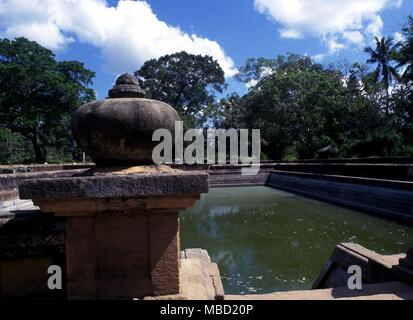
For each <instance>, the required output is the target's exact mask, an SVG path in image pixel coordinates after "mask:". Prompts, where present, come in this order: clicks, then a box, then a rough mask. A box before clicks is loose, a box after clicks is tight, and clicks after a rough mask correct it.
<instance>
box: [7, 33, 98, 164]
mask: <svg viewBox="0 0 413 320" xmlns="http://www.w3.org/2000/svg"><path fill="white" fill-rule="evenodd" d="M94 76H95V74H94V72H92V71H90V70H87V69H85V68H84V66H83V64H82V63H80V62H77V61H62V62H57V61H56V60H55V58H54V54H53V53H52V52H51V51H50V50H48V49H46V48H44V47H42V46H40V45H39V44H37V43H36V42H32V41H29V40H27V39H26V38H16V39H15V40H8V39H2V40H0V119H1V120H0V127H2V128H7V129H9V130H10V131H11V132H12V133H19V134H20V135H22V136H23V137H25V138H27V139H28V140H29V141H30V142H31V144H32V147H33V150H34V153H35V159H36V162H39V163H42V162H45V161H46V159H47V150H48V148H54V149H56V148H57V149H64V151H65V152H64V153H67V152H69V153H70V152H71V151H73V149H74V142H73V139H72V138H71V133H70V114H71V112H72V111H73V110H74V109H75V108H77V107H78V106H79V105H81V104H83V103H85V102H88V101H91V100H93V99H94V97H95V94H94V92H93V90H92V89H90V88H89V85H91V84H92V79H93V77H94Z"/></svg>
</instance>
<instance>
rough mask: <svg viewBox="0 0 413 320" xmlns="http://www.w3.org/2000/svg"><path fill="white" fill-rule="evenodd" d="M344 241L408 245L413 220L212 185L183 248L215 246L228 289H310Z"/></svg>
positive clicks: (186, 217) (387, 250) (186, 227)
mask: <svg viewBox="0 0 413 320" xmlns="http://www.w3.org/2000/svg"><path fill="white" fill-rule="evenodd" d="M341 242H355V243H358V244H361V245H363V246H365V247H367V248H369V249H371V250H375V251H377V252H379V253H382V254H394V253H399V252H406V251H407V249H408V247H409V245H410V246H412V245H413V228H411V227H407V226H404V225H400V224H397V223H394V222H390V221H387V220H384V219H379V218H374V217H371V216H369V215H366V214H363V213H358V212H356V211H352V210H348V209H345V208H341V207H338V206H333V205H330V204H327V203H324V202H319V201H315V200H311V199H307V198H303V197H299V196H296V195H293V194H290V193H286V192H283V191H279V190H275V189H272V188H267V187H243V188H224V189H211V191H210V192H209V193H208V194H206V195H203V196H202V198H201V200H199V201H198V202H197V203H196V204H195V206H194V207H192V208H190V209H188V210H187V211H185V212H184V213H183V214H182V215H181V247H182V249H185V248H203V249H207V250H208V252H209V254H210V256H211V258H212V260H213V261H214V262H216V263H218V265H219V269H220V272H221V276H222V278H223V284H224V289H225V292H226V293H228V294H248V293H249V294H255V293H257V294H258V293H269V292H274V291H284V290H297V289H298V290H300V289H310V288H311V286H312V284H313V283H314V281H315V279H316V277H317V276H318V275H319V273H320V271H321V269H322V267H323V265H324V263H325V262H326V261H327V259H328V258H329V256H330V255H331V253H332V251H333V249H334V247H335V245H336V244H338V243H341Z"/></svg>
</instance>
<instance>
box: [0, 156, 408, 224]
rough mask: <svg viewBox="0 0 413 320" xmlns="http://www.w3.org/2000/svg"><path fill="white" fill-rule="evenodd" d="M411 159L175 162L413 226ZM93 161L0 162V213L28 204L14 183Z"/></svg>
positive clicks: (222, 183)
mask: <svg viewBox="0 0 413 320" xmlns="http://www.w3.org/2000/svg"><path fill="white" fill-rule="evenodd" d="M412 163H413V159H410V158H400V159H399V158H392V159H388V158H372V159H342V160H340V159H338V160H328V161H327V160H319V161H315V160H312V161H310V160H308V161H301V162H287V163H274V162H267V161H266V162H263V163H262V164H261V169H260V172H259V174H258V175H254V176H243V175H242V174H241V168H242V165H196V166H187V165H175V166H174V167H176V168H179V169H182V170H201V171H207V172H208V173H209V176H210V186H211V187H231V186H263V185H267V186H269V187H273V188H277V189H281V190H284V191H288V192H292V193H297V194H300V195H303V196H306V197H310V198H315V199H318V200H322V201H327V202H330V203H333V204H337V205H341V206H345V207H349V208H352V209H356V210H360V211H363V212H366V213H369V214H372V215H375V216H379V217H383V218H387V219H390V220H394V221H398V222H401V223H406V224H413V164H412ZM91 167H93V165H78V164H77V165H59V166H56V165H45V166H3V167H2V172H3V174H0V211H1V210H6V209H12V208H17V207H19V206H20V207H21V206H22V205H27V201H25V202H22V201H20V200H18V198H19V194H18V191H17V187H18V184H19V183H20V182H21V181H23V180H25V179H31V178H40V177H44V178H47V177H65V176H70V175H73V174H80V173H81V172H83V171H84V170H87V169H88V168H91Z"/></svg>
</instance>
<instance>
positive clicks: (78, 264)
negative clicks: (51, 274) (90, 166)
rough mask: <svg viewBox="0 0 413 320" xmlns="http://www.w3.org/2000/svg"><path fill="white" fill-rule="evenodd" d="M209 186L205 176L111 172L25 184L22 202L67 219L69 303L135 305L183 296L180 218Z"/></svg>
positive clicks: (159, 170) (153, 169) (154, 170)
mask: <svg viewBox="0 0 413 320" xmlns="http://www.w3.org/2000/svg"><path fill="white" fill-rule="evenodd" d="M208 184H209V178H208V174H207V173H202V172H183V171H179V170H172V169H170V168H169V167H158V166H149V167H136V168H130V169H127V170H120V169H108V168H105V169H95V170H91V171H90V172H89V173H88V175H85V176H81V177H71V178H55V179H33V180H29V181H25V182H23V183H22V184H21V186H20V196H21V197H22V198H23V199H33V202H34V203H35V204H36V205H38V206H39V207H40V209H41V211H42V212H43V213H44V214H53V215H55V216H59V217H63V218H64V220H65V255H66V281H67V296H68V298H69V299H133V298H143V297H146V296H162V295H173V294H178V293H179V212H180V211H182V210H184V209H185V208H187V207H189V206H192V205H193V203H194V202H195V201H196V200H197V199H199V195H200V193H205V192H207V191H208Z"/></svg>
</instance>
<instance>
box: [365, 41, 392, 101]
mask: <svg viewBox="0 0 413 320" xmlns="http://www.w3.org/2000/svg"><path fill="white" fill-rule="evenodd" d="M375 40H376V48H375V49H373V48H371V47H367V48H365V49H364V52H366V53H367V54H369V55H370V58H369V59H368V60H367V63H369V64H376V63H377V67H376V70H375V71H374V73H375V77H376V81H377V82H381V83H382V84H383V86H384V89H385V90H386V96H387V97H388V96H389V88H390V85H391V83H392V82H393V80H394V79H396V80H398V79H399V78H400V76H399V74H398V72H397V67H394V66H393V65H392V62H393V61H394V60H395V57H396V54H397V49H398V48H399V46H400V43H399V42H398V43H396V44H393V38H392V37H388V38H381V39H379V38H378V37H375ZM380 79H381V80H380Z"/></svg>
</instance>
